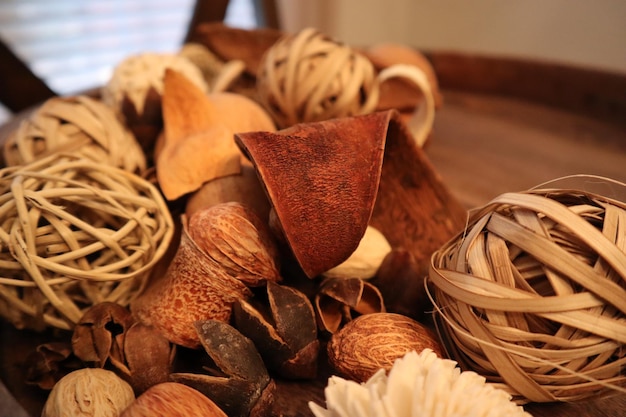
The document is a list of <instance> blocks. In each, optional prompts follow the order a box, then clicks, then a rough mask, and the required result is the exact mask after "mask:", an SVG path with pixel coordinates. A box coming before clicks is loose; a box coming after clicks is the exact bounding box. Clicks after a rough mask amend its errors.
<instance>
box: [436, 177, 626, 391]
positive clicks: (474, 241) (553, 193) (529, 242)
mask: <svg viewBox="0 0 626 417" xmlns="http://www.w3.org/2000/svg"><path fill="white" fill-rule="evenodd" d="M580 188H581V189H584V188H583V187H580ZM625 227H626V204H624V203H622V202H620V201H617V200H613V199H610V198H608V197H605V196H604V194H597V193H590V192H587V191H577V189H573V188H569V189H568V188H543V189H533V190H529V191H526V192H521V193H507V194H503V195H501V196H499V197H497V198H495V199H494V200H493V201H491V202H490V203H488V204H487V205H486V206H484V207H482V208H480V209H477V210H475V211H472V212H471V213H470V218H469V224H468V227H467V229H466V230H465V231H464V232H463V233H461V234H460V235H459V236H457V237H456V238H454V239H452V240H451V241H450V242H448V243H447V244H446V245H444V246H443V247H442V248H441V249H440V250H438V251H437V252H435V253H434V255H433V257H432V265H431V270H430V273H429V284H430V288H431V293H432V295H433V296H434V297H433V300H434V304H435V311H436V313H437V314H436V318H437V323H438V327H439V330H440V334H441V336H442V339H443V340H444V342H445V344H446V346H447V348H448V350H449V354H450V355H451V356H452V357H453V358H454V359H456V360H457V361H458V362H459V364H460V365H461V366H462V367H463V368H465V369H471V370H474V371H476V372H478V373H480V374H482V375H484V376H485V377H486V378H487V379H488V380H489V381H491V382H493V383H494V384H497V385H501V388H505V389H506V390H507V391H509V392H510V393H511V394H512V395H513V396H514V397H515V398H516V399H517V400H518V401H519V402H528V401H531V402H551V401H576V400H581V399H587V398H591V397H597V396H601V395H604V394H608V393H612V392H615V390H618V389H620V388H619V387H622V388H621V389H623V387H624V386H626V373H625V372H624V369H626V349H624V343H626V228H625Z"/></svg>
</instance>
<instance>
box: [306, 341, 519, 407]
mask: <svg viewBox="0 0 626 417" xmlns="http://www.w3.org/2000/svg"><path fill="white" fill-rule="evenodd" d="M324 394H325V396H326V409H325V408H322V407H321V406H319V405H318V404H315V403H313V402H310V403H309V408H310V409H311V411H312V412H313V414H314V415H315V416H316V417H530V414H528V413H527V412H525V411H524V409H523V408H522V407H521V406H518V405H516V404H515V403H514V402H512V401H511V396H510V395H509V394H508V393H507V392H505V391H503V390H501V389H498V388H495V387H494V386H492V385H489V384H486V383H485V378H484V377H482V376H480V375H478V374H477V373H475V372H471V371H465V372H461V370H460V368H458V367H457V363H456V362H455V361H452V360H449V359H441V358H439V357H438V356H437V355H436V354H435V353H434V352H433V351H432V350H430V349H425V350H424V351H422V353H420V354H419V355H418V354H417V352H415V351H411V352H409V353H407V354H406V355H404V356H403V357H402V358H400V359H398V360H396V362H395V363H394V365H393V367H392V368H391V370H390V371H389V375H386V374H385V371H384V370H382V369H381V370H380V371H378V372H377V373H376V374H374V375H373V376H372V377H371V378H370V379H369V380H368V381H367V382H365V383H363V384H359V383H357V382H354V381H349V380H345V379H343V378H340V377H337V376H332V377H330V378H329V380H328V385H327V387H326V389H325V391H324Z"/></svg>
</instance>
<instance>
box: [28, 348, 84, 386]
mask: <svg viewBox="0 0 626 417" xmlns="http://www.w3.org/2000/svg"><path fill="white" fill-rule="evenodd" d="M25 367H26V383H27V384H29V385H37V386H39V387H40V388H42V389H46V390H47V389H52V387H53V386H54V385H55V384H56V383H57V382H58V381H59V380H60V379H61V378H63V377H64V376H65V375H67V374H68V373H70V372H71V371H74V370H76V369H79V368H81V367H82V363H81V362H80V360H79V359H78V358H76V356H74V355H73V353H72V346H71V345H70V344H69V343H65V342H50V343H44V344H41V345H39V346H37V348H36V349H35V351H34V352H33V353H32V354H30V355H28V357H27V358H26V361H25Z"/></svg>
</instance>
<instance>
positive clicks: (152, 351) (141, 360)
mask: <svg viewBox="0 0 626 417" xmlns="http://www.w3.org/2000/svg"><path fill="white" fill-rule="evenodd" d="M175 354H176V345H172V344H171V343H170V341H169V340H167V339H166V338H165V336H163V335H162V334H161V333H160V332H159V331H158V330H157V329H156V328H154V327H152V326H148V325H146V324H143V323H135V324H133V325H132V326H131V327H130V328H129V329H128V330H127V331H126V336H125V337H124V360H125V362H124V363H117V362H115V361H114V359H113V357H111V362H112V364H113V366H115V368H116V370H118V371H119V372H120V373H121V374H122V377H124V379H126V380H127V381H128V382H129V383H130V384H131V386H132V387H133V390H135V394H137V395H138V394H141V393H143V392H145V391H146V390H147V389H148V388H150V387H152V386H154V385H156V384H160V383H163V382H166V381H167V380H168V378H169V375H170V372H171V370H172V362H173V361H174V356H175Z"/></svg>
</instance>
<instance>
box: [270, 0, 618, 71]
mask: <svg viewBox="0 0 626 417" xmlns="http://www.w3.org/2000/svg"><path fill="white" fill-rule="evenodd" d="M277 2H278V6H279V14H280V17H281V19H282V22H283V28H284V29H285V30H288V31H296V30H299V29H301V28H303V27H307V26H315V27H317V28H319V29H321V30H322V31H324V32H326V33H328V34H329V35H331V36H333V37H335V38H337V39H339V40H342V41H345V42H347V43H349V44H352V45H357V46H360V45H370V44H372V43H376V42H382V41H394V42H401V43H405V44H408V45H411V46H415V47H417V48H420V49H424V50H430V49H438V50H446V51H463V52H470V53H483V54H498V55H510V56H514V57H521V58H534V59H545V60H550V61H555V62H561V63H565V64H571V65H581V66H587V67H593V68H598V69H602V70H610V71H617V72H625V73H626V1H625V0H594V1H591V0H523V1H506V0H471V1H467V0H385V1H383V0H317V1H311V0H277Z"/></svg>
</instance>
